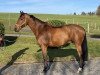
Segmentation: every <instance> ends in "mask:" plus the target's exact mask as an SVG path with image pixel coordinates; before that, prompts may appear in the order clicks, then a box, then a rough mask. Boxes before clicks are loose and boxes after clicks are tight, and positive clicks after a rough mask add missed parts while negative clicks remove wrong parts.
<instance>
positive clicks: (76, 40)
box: [14, 11, 87, 73]
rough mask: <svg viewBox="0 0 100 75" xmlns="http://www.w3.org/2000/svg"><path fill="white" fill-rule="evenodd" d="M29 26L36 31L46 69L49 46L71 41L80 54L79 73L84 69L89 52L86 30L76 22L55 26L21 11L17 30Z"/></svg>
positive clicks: (57, 45) (58, 45) (61, 44)
mask: <svg viewBox="0 0 100 75" xmlns="http://www.w3.org/2000/svg"><path fill="white" fill-rule="evenodd" d="M27 25H28V26H29V27H30V29H31V30H32V32H33V33H34V35H35V37H36V40H37V43H38V45H39V46H40V48H41V49H42V56H43V59H44V71H47V69H48V59H47V48H48V47H60V46H63V45H65V44H67V43H69V42H71V43H73V44H74V45H75V47H76V50H77V53H78V56H79V68H78V71H77V72H78V73H79V72H81V71H82V69H83V66H84V61H85V58H86V54H87V53H86V52H87V38H86V31H85V29H84V28H83V27H81V26H79V25H76V24H66V25H63V26H60V27H53V26H52V25H51V24H49V23H47V22H44V21H42V20H40V19H38V18H36V17H35V16H33V15H30V14H28V13H24V12H23V11H20V16H19V18H18V20H17V22H16V24H15V27H14V30H15V32H19V31H20V30H21V29H22V28H23V27H25V26H27Z"/></svg>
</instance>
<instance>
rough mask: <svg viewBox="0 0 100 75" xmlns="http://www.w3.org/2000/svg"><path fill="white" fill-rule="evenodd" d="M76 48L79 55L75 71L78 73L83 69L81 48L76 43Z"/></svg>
mask: <svg viewBox="0 0 100 75" xmlns="http://www.w3.org/2000/svg"><path fill="white" fill-rule="evenodd" d="M76 48H77V52H78V55H79V69H78V71H77V73H79V72H80V71H82V69H83V59H82V48H81V46H80V45H76Z"/></svg>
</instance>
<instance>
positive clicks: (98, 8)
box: [73, 5, 100, 16]
mask: <svg viewBox="0 0 100 75" xmlns="http://www.w3.org/2000/svg"><path fill="white" fill-rule="evenodd" d="M73 15H78V14H77V13H76V12H74V13H73ZM80 15H90V16H93V15H98V16H100V5H99V6H98V7H97V10H96V11H95V12H91V11H90V12H84V11H83V12H81V14H80Z"/></svg>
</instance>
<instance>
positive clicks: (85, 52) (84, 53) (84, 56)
mask: <svg viewBox="0 0 100 75" xmlns="http://www.w3.org/2000/svg"><path fill="white" fill-rule="evenodd" d="M82 59H83V61H87V60H88V46H87V38H86V34H85V36H84V40H83V42H82Z"/></svg>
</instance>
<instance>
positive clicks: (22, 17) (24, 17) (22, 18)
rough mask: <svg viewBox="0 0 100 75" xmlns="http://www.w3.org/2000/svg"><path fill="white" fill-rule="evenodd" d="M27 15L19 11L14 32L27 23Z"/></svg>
mask: <svg viewBox="0 0 100 75" xmlns="http://www.w3.org/2000/svg"><path fill="white" fill-rule="evenodd" d="M27 17H28V14H27V13H24V12H23V11H20V17H19V18H18V20H17V23H16V24H15V32H19V31H20V30H21V29H22V28H23V27H25V26H26V25H27Z"/></svg>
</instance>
